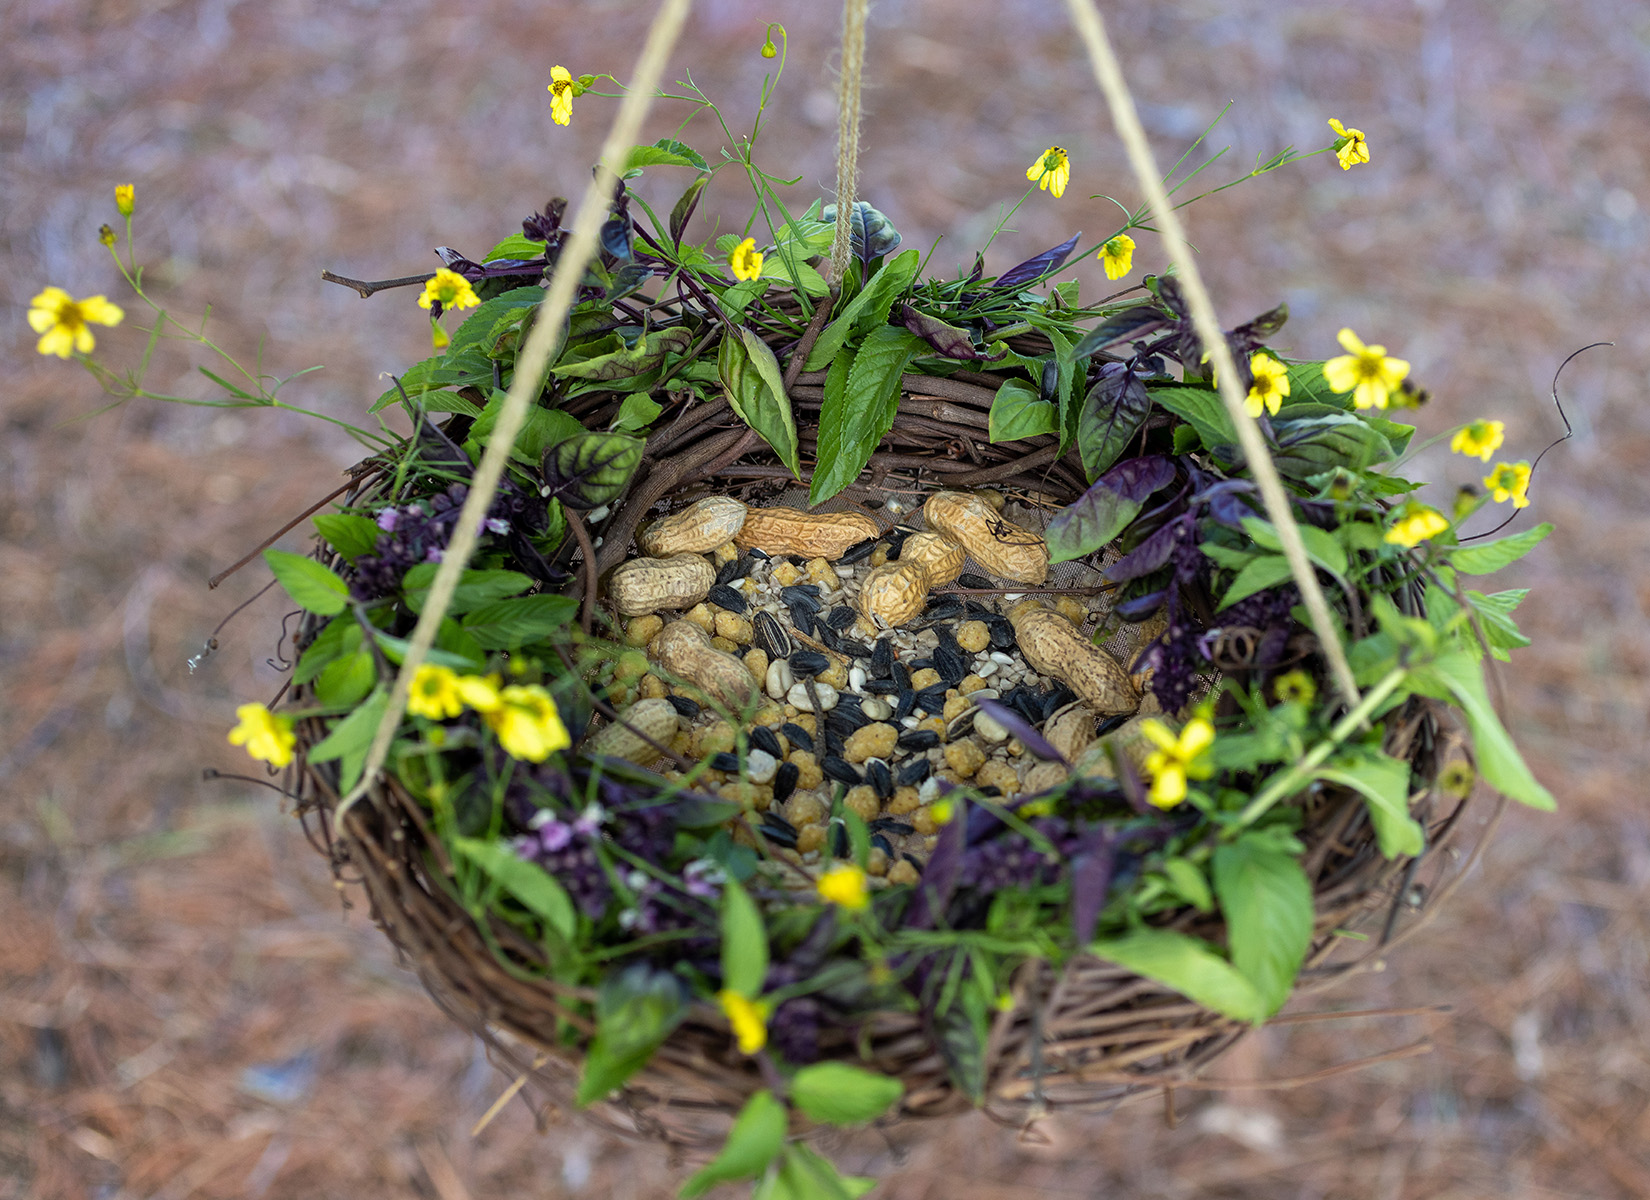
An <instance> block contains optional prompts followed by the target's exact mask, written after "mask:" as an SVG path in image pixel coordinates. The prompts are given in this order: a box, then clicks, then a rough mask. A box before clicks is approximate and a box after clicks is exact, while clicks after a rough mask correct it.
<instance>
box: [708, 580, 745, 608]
mask: <svg viewBox="0 0 1650 1200" xmlns="http://www.w3.org/2000/svg"><path fill="white" fill-rule="evenodd" d="M705 599H706V600H708V601H710V603H712V604H714V605H716V607H717V608H725V609H727V610H728V611H729V612H731V613H742V612H745V611H746V610H747V609H749V608H750V602H749V601H747V600H746V599H745V597H744V596H743V595H742V594H741V593H740V592H739V590H738V589H737V588H731V587H729V586H728V585H727V584H725V583H723V584H718V585H717V586H716V587H713V588H711V589H710V594H709V595H707V596H706V597H705Z"/></svg>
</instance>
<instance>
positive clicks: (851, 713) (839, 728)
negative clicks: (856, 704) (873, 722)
mask: <svg viewBox="0 0 1650 1200" xmlns="http://www.w3.org/2000/svg"><path fill="white" fill-rule="evenodd" d="M869 724H870V722H869V721H867V720H866V719H865V718H864V716H863V715H861V714H860V712H859V710H858V709H853V708H848V707H846V706H843V705H838V706H837V707H836V708H833V709H832V710H831V711H830V712H828V713H826V714H825V728H827V729H829V730H830V731H831V732H832V733H834V734H836V735H837V737H841V738H845V737H850V736H852V734H853V732H854V731H855V730H856V729H858V728H860V727H861V726H862V725H869Z"/></svg>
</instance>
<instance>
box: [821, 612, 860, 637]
mask: <svg viewBox="0 0 1650 1200" xmlns="http://www.w3.org/2000/svg"><path fill="white" fill-rule="evenodd" d="M857 620H859V614H858V613H857V612H855V611H854V610H853V609H851V608H848V607H846V606H844V605H838V606H837V607H836V608H833V609H832V610H831V611H830V612H828V613H826V614H825V624H827V625H829V626H830V627H831V628H832V629H834V630H836V631H837V632H838V633H841V632H842V631H843V630H844V629H846V628H848V626H850V625H852V624H853V623H854V622H855V621H857Z"/></svg>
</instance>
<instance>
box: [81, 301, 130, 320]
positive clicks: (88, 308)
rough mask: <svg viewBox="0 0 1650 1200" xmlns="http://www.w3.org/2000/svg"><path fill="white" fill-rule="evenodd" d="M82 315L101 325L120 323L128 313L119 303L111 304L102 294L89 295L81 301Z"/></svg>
mask: <svg viewBox="0 0 1650 1200" xmlns="http://www.w3.org/2000/svg"><path fill="white" fill-rule="evenodd" d="M80 315H81V317H83V318H84V319H85V320H88V321H94V322H96V323H97V324H99V325H119V324H120V321H121V318H122V317H124V316H125V315H126V314H125V313H124V312H122V311H121V309H120V306H119V305H117V304H110V303H109V301H108V300H107V299H105V298H104V297H102V296H88V297H86V299H84V300H82V301H81V302H80Z"/></svg>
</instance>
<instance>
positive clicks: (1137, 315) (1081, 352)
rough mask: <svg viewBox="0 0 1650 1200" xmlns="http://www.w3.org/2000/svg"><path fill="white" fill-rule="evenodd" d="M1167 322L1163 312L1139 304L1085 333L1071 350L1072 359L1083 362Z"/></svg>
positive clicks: (1154, 307)
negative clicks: (1116, 343)
mask: <svg viewBox="0 0 1650 1200" xmlns="http://www.w3.org/2000/svg"><path fill="white" fill-rule="evenodd" d="M1167 320H1168V319H1167V318H1166V317H1164V315H1163V312H1162V310H1161V309H1159V308H1157V307H1156V306H1154V305H1151V304H1138V305H1136V306H1135V307H1133V308H1126V309H1124V310H1123V311H1122V312H1120V313H1118V314H1117V315H1116V316H1114V317H1111V318H1109V319H1108V320H1106V321H1103V322H1102V323H1101V324H1099V325H1096V326H1095V327H1094V328H1093V329H1091V330H1089V331H1088V332H1087V333H1085V334H1084V335H1083V336H1082V338H1081V339H1080V340H1079V341H1078V343H1077V344H1076V345H1075V346H1073V347H1072V348H1071V357H1072V359H1073V360H1074V361H1076V362H1081V361H1082V360H1083V359H1085V358H1087V357H1089V356H1090V355H1091V354H1094V353H1096V352H1097V351H1099V350H1101V349H1104V348H1105V347H1106V346H1109V345H1111V344H1112V343H1113V342H1119V341H1122V340H1123V339H1124V338H1127V337H1135V336H1137V335H1140V334H1143V333H1147V332H1150V331H1151V330H1153V329H1156V328H1157V327H1158V326H1159V325H1164V324H1167Z"/></svg>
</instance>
